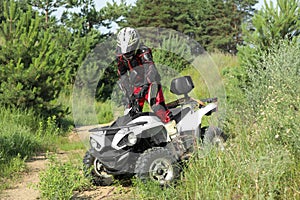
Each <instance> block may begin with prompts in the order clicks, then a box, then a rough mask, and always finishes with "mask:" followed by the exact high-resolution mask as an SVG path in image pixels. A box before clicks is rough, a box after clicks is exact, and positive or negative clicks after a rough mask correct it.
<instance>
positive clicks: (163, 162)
mask: <svg viewBox="0 0 300 200" xmlns="http://www.w3.org/2000/svg"><path fill="white" fill-rule="evenodd" d="M179 172H180V166H179V164H178V163H177V162H176V159H175V158H174V156H173V155H172V154H171V153H170V151H169V150H168V149H166V148H162V147H154V148H151V149H149V150H147V151H145V152H144V153H143V154H141V155H140V157H139V158H138V160H137V162H136V167H135V173H136V176H137V177H138V178H140V179H141V180H142V181H145V180H153V181H157V182H159V184H160V185H162V186H164V185H168V184H170V183H171V182H172V181H174V180H175V179H176V178H177V177H178V176H179Z"/></svg>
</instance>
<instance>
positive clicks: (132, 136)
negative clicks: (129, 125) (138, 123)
mask: <svg viewBox="0 0 300 200" xmlns="http://www.w3.org/2000/svg"><path fill="white" fill-rule="evenodd" d="M136 142H137V137H136V135H135V134H134V133H132V132H131V133H129V134H128V136H127V145H128V146H133V145H135V143H136Z"/></svg>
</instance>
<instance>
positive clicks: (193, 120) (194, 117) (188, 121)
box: [177, 103, 217, 134]
mask: <svg viewBox="0 0 300 200" xmlns="http://www.w3.org/2000/svg"><path fill="white" fill-rule="evenodd" d="M216 108H217V104H216V103H209V104H207V105H206V106H205V107H203V108H201V109H199V110H197V111H191V112H190V113H188V114H187V115H186V116H184V117H183V118H182V120H180V122H179V123H178V124H177V130H178V131H179V132H185V131H195V134H197V130H198V128H199V126H200V124H201V120H202V117H203V116H204V115H206V114H207V113H209V112H211V111H213V110H215V109H216Z"/></svg>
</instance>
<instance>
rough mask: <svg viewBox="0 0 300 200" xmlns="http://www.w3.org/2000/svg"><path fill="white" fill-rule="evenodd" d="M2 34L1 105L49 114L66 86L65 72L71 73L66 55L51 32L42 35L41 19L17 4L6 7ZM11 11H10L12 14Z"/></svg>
mask: <svg viewBox="0 0 300 200" xmlns="http://www.w3.org/2000/svg"><path fill="white" fill-rule="evenodd" d="M4 8H5V11H4V16H5V18H6V21H4V22H2V25H1V33H2V36H3V38H4V44H3V45H1V55H0V66H1V69H0V80H1V81H0V96H1V103H2V104H3V105H8V106H17V107H21V108H27V107H34V108H36V110H38V111H40V112H42V111H47V110H48V111H49V110H51V109H54V108H55V107H56V106H57V105H53V104H51V101H53V100H54V99H55V98H57V97H58V95H59V92H60V90H61V88H62V87H63V85H64V76H63V74H62V72H64V71H67V70H68V69H67V68H66V65H65V63H64V61H65V60H66V57H65V54H63V53H62V51H60V50H62V49H58V48H57V45H58V43H57V42H56V41H53V40H52V39H53V36H52V35H51V34H50V33H49V32H48V31H43V32H39V30H40V29H39V25H40V17H39V15H38V14H37V13H35V12H33V11H32V10H31V9H29V10H28V11H26V12H23V11H21V10H20V9H19V8H18V7H17V4H15V3H13V1H11V2H10V5H9V6H8V5H7V4H6V3H5V6H4ZM8 8H9V10H8Z"/></svg>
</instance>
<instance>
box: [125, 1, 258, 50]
mask: <svg viewBox="0 0 300 200" xmlns="http://www.w3.org/2000/svg"><path fill="white" fill-rule="evenodd" d="M256 2H257V0H245V1H241V0H227V1H223V0H210V1H209V0H194V1H192V0H176V1H174V0H167V1H159V0H155V1H151V0H144V1H139V0H138V1H137V2H136V5H135V6H133V8H132V9H131V10H130V11H129V12H128V14H127V15H126V16H125V17H126V23H124V24H121V26H133V27H162V28H170V29H173V30H176V31H180V32H182V33H184V34H186V35H187V36H189V37H190V38H192V39H194V40H196V41H197V42H199V43H200V44H201V45H202V46H203V47H204V48H205V49H207V50H214V49H219V50H221V51H225V52H232V53H236V47H237V45H238V44H241V43H242V37H241V36H242V34H241V33H242V32H241V24H242V22H244V21H245V20H248V19H249V17H250V16H251V15H252V14H253V10H254V9H253V6H254V5H255V4H256Z"/></svg>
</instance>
